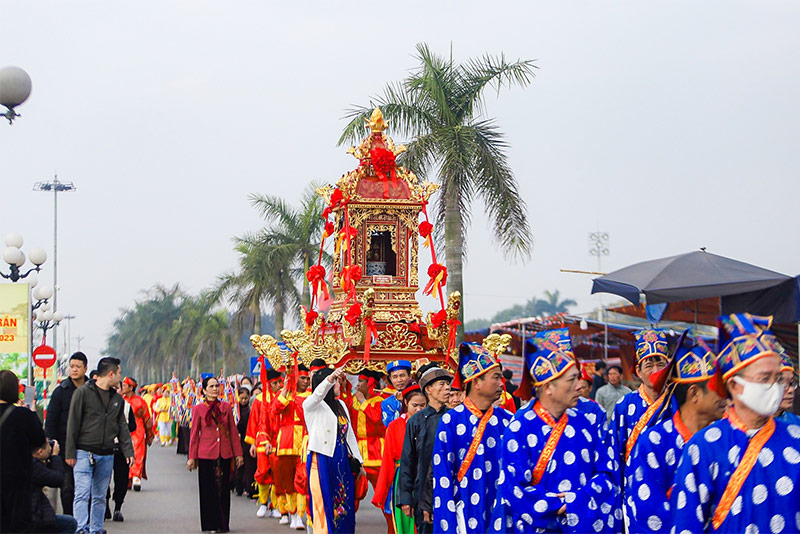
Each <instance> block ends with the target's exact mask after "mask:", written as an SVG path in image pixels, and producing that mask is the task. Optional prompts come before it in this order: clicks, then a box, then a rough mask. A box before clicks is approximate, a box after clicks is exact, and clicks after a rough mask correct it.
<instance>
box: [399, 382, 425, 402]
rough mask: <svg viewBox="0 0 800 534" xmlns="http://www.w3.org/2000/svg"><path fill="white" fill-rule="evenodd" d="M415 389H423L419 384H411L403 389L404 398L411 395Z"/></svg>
mask: <svg viewBox="0 0 800 534" xmlns="http://www.w3.org/2000/svg"><path fill="white" fill-rule="evenodd" d="M415 391H420V392H421V391H422V390H421V389H419V384H411V385H410V386H408V387H407V388H406V389H404V390H403V398H404V399H405V398H406V397H408V396H409V395H411V394H412V393H414V392H415Z"/></svg>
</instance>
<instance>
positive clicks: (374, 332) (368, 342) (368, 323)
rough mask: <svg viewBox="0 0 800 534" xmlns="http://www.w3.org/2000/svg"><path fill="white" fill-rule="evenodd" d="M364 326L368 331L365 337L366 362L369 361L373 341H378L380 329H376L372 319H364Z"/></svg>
mask: <svg viewBox="0 0 800 534" xmlns="http://www.w3.org/2000/svg"><path fill="white" fill-rule="evenodd" d="M364 326H365V327H366V329H367V332H366V335H365V336H364V361H365V362H368V361H369V348H370V347H371V346H372V339H373V337H374V338H375V339H378V329H377V328H376V327H375V320H374V319H373V318H372V317H364Z"/></svg>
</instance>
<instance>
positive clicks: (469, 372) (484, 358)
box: [454, 342, 500, 389]
mask: <svg viewBox="0 0 800 534" xmlns="http://www.w3.org/2000/svg"><path fill="white" fill-rule="evenodd" d="M458 353H459V356H458V369H459V371H460V372H459V375H460V376H459V377H456V380H455V381H454V382H455V386H454V387H456V388H457V389H461V386H462V385H463V384H467V383H469V382H472V381H473V380H475V379H476V378H478V377H479V376H482V375H484V374H486V373H487V372H488V371H490V370H491V369H494V368H495V367H500V364H499V363H498V362H497V360H495V358H494V355H493V354H492V353H491V352H489V351H488V350H487V349H486V347H484V346H483V345H481V344H480V343H468V342H465V343H462V344H461V347H460V348H459V351H458Z"/></svg>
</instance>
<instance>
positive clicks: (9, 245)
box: [0, 232, 47, 282]
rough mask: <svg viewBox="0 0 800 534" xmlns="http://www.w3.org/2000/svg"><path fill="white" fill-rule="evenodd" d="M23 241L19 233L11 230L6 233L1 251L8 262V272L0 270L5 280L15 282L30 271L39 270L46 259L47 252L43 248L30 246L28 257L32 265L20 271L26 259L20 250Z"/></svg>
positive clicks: (25, 276) (29, 273) (0, 274)
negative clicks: (26, 269)
mask: <svg viewBox="0 0 800 534" xmlns="http://www.w3.org/2000/svg"><path fill="white" fill-rule="evenodd" d="M23 242H24V240H23V239H22V236H21V235H20V234H17V233H14V232H12V233H10V234H8V235H6V249H5V250H4V251H3V261H4V262H6V263H7V264H8V266H9V272H8V274H6V273H4V272H2V271H0V276H2V277H3V278H5V279H6V280H11V281H12V282H16V281H18V280H22V279H23V278H27V277H28V276H30V275H31V274H32V273H34V272H39V271H41V270H42V265H43V264H44V262H45V261H47V253H46V252H45V251H44V250H43V249H41V248H32V249H31V250H30V251H29V254H30V258H29V259H30V260H31V263H32V264H33V267H31V268H30V269H29V270H28V271H27V272H22V271H21V270H20V269H21V268H22V266H23V265H25V262H26V261H27V259H26V258H25V253H24V252H22V250H20V249H21V248H22V243H23Z"/></svg>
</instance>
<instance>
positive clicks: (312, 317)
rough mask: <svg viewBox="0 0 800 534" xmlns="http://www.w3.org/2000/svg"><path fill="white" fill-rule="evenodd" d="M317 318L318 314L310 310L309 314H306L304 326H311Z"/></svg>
mask: <svg viewBox="0 0 800 534" xmlns="http://www.w3.org/2000/svg"><path fill="white" fill-rule="evenodd" d="M317 317H319V314H318V313H317V312H315V311H314V310H311V311H310V312H308V313H307V314H306V324H307V325H308V326H311V325H313V324H314V321H316V320H317Z"/></svg>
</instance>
